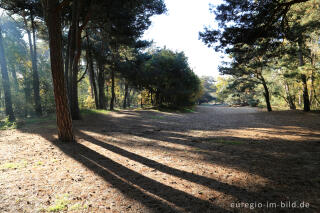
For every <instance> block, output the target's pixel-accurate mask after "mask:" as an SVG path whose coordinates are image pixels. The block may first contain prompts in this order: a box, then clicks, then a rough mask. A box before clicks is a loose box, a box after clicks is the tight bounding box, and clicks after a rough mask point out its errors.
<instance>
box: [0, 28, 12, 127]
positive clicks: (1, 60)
mask: <svg viewBox="0 0 320 213" xmlns="http://www.w3.org/2000/svg"><path fill="white" fill-rule="evenodd" d="M0 66H1V75H2V86H3V91H4V101H5V106H6V116H8V119H9V121H14V120H15V117H14V113H13V109H12V101H11V91H10V81H9V76H8V69H7V62H6V58H5V53H4V48H3V38H2V29H1V26H0Z"/></svg>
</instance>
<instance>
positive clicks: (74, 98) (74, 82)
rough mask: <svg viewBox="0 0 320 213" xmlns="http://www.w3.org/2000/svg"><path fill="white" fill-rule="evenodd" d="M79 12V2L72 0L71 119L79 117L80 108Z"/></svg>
mask: <svg viewBox="0 0 320 213" xmlns="http://www.w3.org/2000/svg"><path fill="white" fill-rule="evenodd" d="M79 12H80V2H79V1H73V2H72V23H71V25H72V27H71V28H70V29H71V30H72V31H71V35H70V36H71V41H70V42H71V46H70V53H69V54H70V55H69V57H70V61H69V62H70V63H69V72H70V75H69V83H70V85H69V91H68V93H69V98H70V110H71V116H72V119H73V120H79V119H80V110H79V102H78V72H79V66H78V63H79V58H80V55H81V43H80V42H81V38H80V36H81V35H79V34H80V33H81V32H80V29H79V16H80V14H79Z"/></svg>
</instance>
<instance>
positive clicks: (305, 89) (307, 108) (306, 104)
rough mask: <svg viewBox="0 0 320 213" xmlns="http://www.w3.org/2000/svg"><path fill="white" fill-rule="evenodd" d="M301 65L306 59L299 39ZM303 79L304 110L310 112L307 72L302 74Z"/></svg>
mask: <svg viewBox="0 0 320 213" xmlns="http://www.w3.org/2000/svg"><path fill="white" fill-rule="evenodd" d="M300 40H301V39H300ZM299 66H304V60H303V54H302V42H301V41H299ZM301 81H302V85H303V110H304V111H305V112H309V111H310V100H309V94H308V83H307V76H306V75H305V74H301Z"/></svg>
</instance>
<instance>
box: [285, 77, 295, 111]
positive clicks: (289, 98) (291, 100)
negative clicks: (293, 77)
mask: <svg viewBox="0 0 320 213" xmlns="http://www.w3.org/2000/svg"><path fill="white" fill-rule="evenodd" d="M284 87H285V91H286V96H287V97H286V100H287V103H288V104H289V107H290V109H292V110H295V109H296V104H295V100H294V98H293V97H292V95H291V94H290V88H289V84H288V83H287V82H285V83H284Z"/></svg>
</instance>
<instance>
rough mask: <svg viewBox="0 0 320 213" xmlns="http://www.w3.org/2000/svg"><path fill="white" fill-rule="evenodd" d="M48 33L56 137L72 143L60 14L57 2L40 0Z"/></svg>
mask: <svg viewBox="0 0 320 213" xmlns="http://www.w3.org/2000/svg"><path fill="white" fill-rule="evenodd" d="M42 3H43V9H44V11H45V14H46V23H47V27H48V31H49V46H50V61H51V72H52V80H53V87H54V97H55V103H56V115H57V126H58V137H59V140H60V141H62V142H72V141H74V136H73V131H72V119H71V114H70V110H69V105H68V97H67V91H66V85H65V80H64V71H63V57H62V51H61V50H62V42H61V41H62V31H61V14H60V13H61V12H60V10H58V6H59V1H58V0H42Z"/></svg>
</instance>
